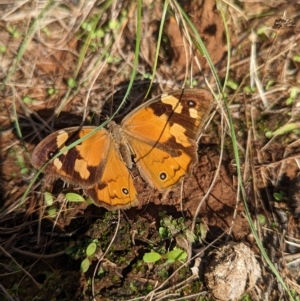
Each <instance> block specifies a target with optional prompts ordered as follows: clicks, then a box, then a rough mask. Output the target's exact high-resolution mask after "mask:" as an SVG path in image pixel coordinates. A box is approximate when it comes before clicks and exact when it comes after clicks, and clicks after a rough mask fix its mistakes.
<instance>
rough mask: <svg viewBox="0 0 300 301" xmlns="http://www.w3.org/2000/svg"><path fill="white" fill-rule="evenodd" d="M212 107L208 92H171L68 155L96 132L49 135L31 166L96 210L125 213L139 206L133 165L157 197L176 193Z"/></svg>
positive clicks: (82, 129)
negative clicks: (77, 191)
mask: <svg viewBox="0 0 300 301" xmlns="http://www.w3.org/2000/svg"><path fill="white" fill-rule="evenodd" d="M212 107H213V98H212V95H211V93H209V92H208V91H206V90H200V89H181V90H174V91H170V92H167V93H164V94H162V95H160V96H157V97H154V98H152V99H150V100H149V101H147V102H145V103H143V104H141V105H140V106H139V107H137V108H136V109H134V110H133V111H132V112H130V113H129V114H128V115H127V116H126V117H125V118H124V119H123V121H122V122H121V124H120V125H117V124H116V123H115V122H114V121H110V122H109V123H108V126H107V129H104V128H102V129H100V130H97V131H96V132H95V133H94V134H92V135H91V136H90V137H88V138H86V139H84V140H83V141H82V142H80V143H79V144H77V145H76V146H75V147H73V148H71V149H69V150H65V149H66V147H67V146H68V145H70V144H71V143H73V142H74V141H76V140H78V139H79V138H83V137H85V136H86V135H87V134H89V133H91V131H93V130H95V127H93V126H84V127H71V128H66V129H62V130H59V131H57V132H54V133H52V134H50V135H49V136H47V137H46V138H45V139H44V140H42V141H41V142H40V143H39V144H38V145H37V146H36V148H35V149H34V151H33V153H32V157H31V161H32V164H33V166H34V167H35V168H37V169H40V168H41V167H42V166H44V164H45V163H47V162H49V163H48V165H47V166H46V167H45V169H44V170H43V172H44V173H46V174H52V175H56V176H58V177H60V178H62V179H63V180H65V181H67V182H69V183H71V184H76V185H78V186H80V187H81V188H83V189H84V192H85V194H86V195H88V196H89V197H91V198H92V199H93V200H94V203H95V204H96V205H98V206H102V207H105V208H107V209H108V210H115V209H121V208H122V209H124V208H128V207H131V206H134V205H136V204H137V201H138V197H137V191H136V188H135V186H134V182H133V178H132V176H131V173H130V169H131V168H132V167H133V164H135V165H136V167H137V168H138V171H139V173H140V175H141V177H142V178H143V179H144V180H145V181H146V182H147V183H148V184H149V185H150V186H152V187H154V188H156V189H158V190H159V191H166V190H167V189H170V188H173V187H175V186H176V185H178V184H179V183H181V181H182V180H183V178H184V177H185V176H187V175H189V174H190V173H191V171H192V168H193V166H194V165H195V164H196V163H197V161H198V156H197V142H196V140H197V139H198V137H199V135H200V132H201V129H202V128H203V125H204V123H205V121H206V120H207V118H208V115H209V113H210V111H211V109H212ZM64 150H65V151H64ZM59 152H62V154H61V155H59V156H58V157H56V158H54V159H53V157H54V156H55V155H57V154H58V153H59Z"/></svg>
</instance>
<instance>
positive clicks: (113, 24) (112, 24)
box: [108, 20, 119, 30]
mask: <svg viewBox="0 0 300 301" xmlns="http://www.w3.org/2000/svg"><path fill="white" fill-rule="evenodd" d="M118 26H119V22H118V21H117V20H110V21H109V23H108V27H109V29H112V30H113V29H117V28H118Z"/></svg>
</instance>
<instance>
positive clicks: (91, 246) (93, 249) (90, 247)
mask: <svg viewBox="0 0 300 301" xmlns="http://www.w3.org/2000/svg"><path fill="white" fill-rule="evenodd" d="M96 249H97V245H96V244H95V243H94V242H92V243H90V244H89V245H88V247H87V248H86V255H87V256H92V255H93V254H94V253H95V252H96Z"/></svg>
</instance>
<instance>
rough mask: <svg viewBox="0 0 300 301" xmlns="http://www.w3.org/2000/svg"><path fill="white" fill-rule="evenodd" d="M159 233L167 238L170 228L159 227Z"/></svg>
mask: <svg viewBox="0 0 300 301" xmlns="http://www.w3.org/2000/svg"><path fill="white" fill-rule="evenodd" d="M158 233H159V235H160V237H161V238H165V237H167V236H168V230H167V229H166V228H164V227H159V229H158Z"/></svg>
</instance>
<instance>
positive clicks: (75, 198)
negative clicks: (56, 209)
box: [65, 192, 85, 203]
mask: <svg viewBox="0 0 300 301" xmlns="http://www.w3.org/2000/svg"><path fill="white" fill-rule="evenodd" d="M65 197H66V199H67V200H68V201H69V202H72V203H82V202H85V198H83V197H82V196H81V195H79V194H77V193H75V192H68V193H67V194H66V196H65Z"/></svg>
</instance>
